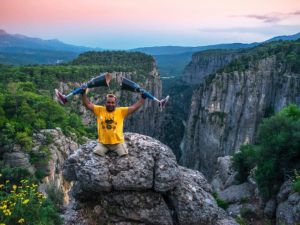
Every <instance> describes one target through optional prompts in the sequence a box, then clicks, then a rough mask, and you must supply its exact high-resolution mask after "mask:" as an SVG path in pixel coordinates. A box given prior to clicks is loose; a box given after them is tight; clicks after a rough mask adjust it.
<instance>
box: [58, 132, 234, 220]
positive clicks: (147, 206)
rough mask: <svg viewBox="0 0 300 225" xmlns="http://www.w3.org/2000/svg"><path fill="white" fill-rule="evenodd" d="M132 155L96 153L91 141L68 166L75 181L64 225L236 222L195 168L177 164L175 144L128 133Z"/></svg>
mask: <svg viewBox="0 0 300 225" xmlns="http://www.w3.org/2000/svg"><path fill="white" fill-rule="evenodd" d="M125 140H126V143H127V146H128V150H129V155H128V156H126V157H119V156H118V155H117V154H116V153H114V152H108V153H107V155H106V156H104V157H101V156H98V155H95V154H94V153H93V148H94V147H95V146H96V144H97V143H96V142H94V141H91V142H89V143H87V144H85V145H83V146H81V147H80V148H79V149H78V150H76V151H75V152H74V153H73V154H72V155H70V157H69V158H68V160H67V161H66V162H65V165H64V172H63V174H64V177H65V178H66V179H67V180H69V181H74V182H75V184H74V186H73V188H72V196H73V197H74V199H73V201H74V202H73V203H72V205H70V206H69V207H68V209H67V210H66V213H65V217H64V218H65V224H67V225H70V224H86V225H88V224H119V225H121V224H179V225H180V224H184V225H194V224H195V225H196V224H200V225H201V224H208V225H209V224H211V225H212V224H228V225H230V224H237V223H236V222H235V221H234V220H233V219H232V218H230V217H228V216H227V215H226V213H225V211H224V210H223V209H221V208H219V207H218V206H217V203H216V201H215V200H214V198H213V197H212V195H211V190H212V189H211V186H210V185H209V184H208V183H207V181H206V179H205V178H204V176H203V175H202V174H201V173H200V172H197V171H193V170H189V169H186V168H184V167H179V166H178V165H177V163H176V159H175V156H174V154H173V153H172V151H171V149H170V148H169V147H167V146H166V145H164V144H162V143H160V142H159V141H157V140H155V139H153V138H150V137H148V136H144V135H140V134H135V133H125Z"/></svg>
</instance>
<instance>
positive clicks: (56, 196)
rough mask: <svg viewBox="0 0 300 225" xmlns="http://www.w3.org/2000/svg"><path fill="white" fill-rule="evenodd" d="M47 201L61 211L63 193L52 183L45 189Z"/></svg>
mask: <svg viewBox="0 0 300 225" xmlns="http://www.w3.org/2000/svg"><path fill="white" fill-rule="evenodd" d="M46 193H47V195H48V199H49V200H50V201H51V202H52V203H53V204H54V205H55V206H56V208H59V209H61V208H62V206H63V204H64V193H63V192H62V190H60V189H59V188H57V187H56V186H55V184H54V183H50V184H49V185H48V186H47V188H46Z"/></svg>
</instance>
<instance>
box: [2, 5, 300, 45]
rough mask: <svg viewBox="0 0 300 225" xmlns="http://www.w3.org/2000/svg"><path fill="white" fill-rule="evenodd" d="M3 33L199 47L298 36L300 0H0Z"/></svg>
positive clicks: (86, 42)
mask: <svg viewBox="0 0 300 225" xmlns="http://www.w3.org/2000/svg"><path fill="white" fill-rule="evenodd" d="M0 4H1V5H0V29H4V30H5V31H7V32H8V33H13V34H15V33H20V34H24V35H27V36H33V37H39V38H43V39H52V38H57V39H59V40H61V41H64V42H67V43H70V44H76V45H85V46H92V47H102V48H109V49H116V48H120V49H128V48H134V47H142V46H155V45H184V46H200V45H207V44H217V43H228V42H247V43H249V42H254V41H263V40H265V39H268V38H271V37H273V36H278V35H291V34H295V33H298V32H300V1H299V0H243V1H241V0H226V1H225V0H209V1H203V0H185V1H183V0H161V1H157V0H110V1H108V0H72V1H67V0H51V1H50V0H48V1H47V0H39V1H36V0H23V1H21V0H1V1H0Z"/></svg>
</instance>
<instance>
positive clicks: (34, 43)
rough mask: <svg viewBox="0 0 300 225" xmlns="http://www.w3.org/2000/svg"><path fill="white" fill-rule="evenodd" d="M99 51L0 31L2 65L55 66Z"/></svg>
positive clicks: (98, 49)
mask: <svg viewBox="0 0 300 225" xmlns="http://www.w3.org/2000/svg"><path fill="white" fill-rule="evenodd" d="M101 50H102V49H100V48H88V47H84V46H76V45H70V44H66V43H63V42H61V41H59V40H57V39H52V40H43V39H40V38H33V37H27V36H24V35H21V34H8V33H7V32H6V31H4V30H1V29H0V63H2V64H12V65H25V64H57V63H62V62H67V61H70V60H72V59H74V58H76V57H77V56H78V55H79V54H80V53H82V52H86V51H101Z"/></svg>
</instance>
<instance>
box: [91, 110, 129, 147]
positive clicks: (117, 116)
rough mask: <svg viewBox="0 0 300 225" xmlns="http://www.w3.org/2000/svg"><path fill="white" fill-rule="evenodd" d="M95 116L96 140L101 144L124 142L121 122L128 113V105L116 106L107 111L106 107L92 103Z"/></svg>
mask: <svg viewBox="0 0 300 225" xmlns="http://www.w3.org/2000/svg"><path fill="white" fill-rule="evenodd" d="M94 114H95V116H96V117H97V127H98V141H99V142H100V143H102V144H118V143H123V142H124V134H123V122H124V119H125V117H126V116H127V114H128V107H116V108H115V110H114V111H113V112H108V111H107V110H106V107H104V106H99V105H94Z"/></svg>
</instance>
